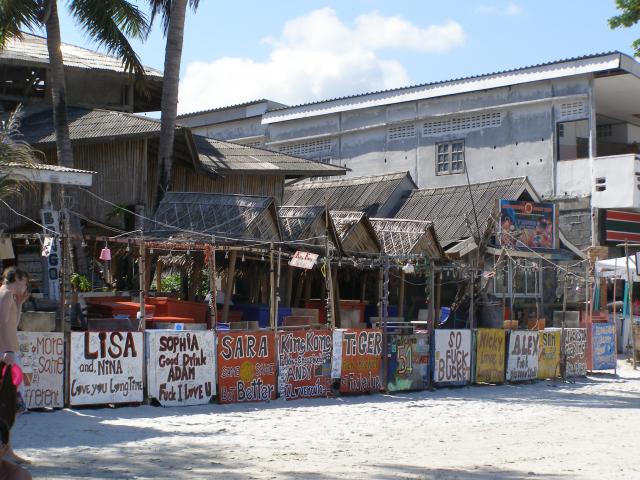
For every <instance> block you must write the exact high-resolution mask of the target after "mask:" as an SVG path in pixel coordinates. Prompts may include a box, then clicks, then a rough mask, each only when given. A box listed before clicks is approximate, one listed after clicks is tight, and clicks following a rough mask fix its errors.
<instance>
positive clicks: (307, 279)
mask: <svg viewBox="0 0 640 480" xmlns="http://www.w3.org/2000/svg"><path fill="white" fill-rule="evenodd" d="M312 272H313V270H305V271H304V303H305V305H306V303H307V302H308V301H309V300H310V299H311V280H312V276H313V275H312Z"/></svg>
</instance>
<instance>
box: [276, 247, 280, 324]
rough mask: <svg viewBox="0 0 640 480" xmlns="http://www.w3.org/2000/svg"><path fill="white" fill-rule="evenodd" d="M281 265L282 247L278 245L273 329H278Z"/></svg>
mask: <svg viewBox="0 0 640 480" xmlns="http://www.w3.org/2000/svg"><path fill="white" fill-rule="evenodd" d="M281 267H282V248H280V247H278V267H277V270H276V290H275V303H276V321H275V329H276V332H277V331H278V317H279V312H278V310H279V308H280V272H281Z"/></svg>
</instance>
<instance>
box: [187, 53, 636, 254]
mask: <svg viewBox="0 0 640 480" xmlns="http://www.w3.org/2000/svg"><path fill="white" fill-rule="evenodd" d="M258 107H259V108H258ZM241 108H245V109H247V114H246V115H244V116H243V117H242V116H241V117H240V118H239V117H237V114H238V112H237V110H238V107H230V108H229V109H218V110H216V112H215V114H216V115H217V116H218V117H221V118H222V112H227V113H229V112H231V111H233V112H235V114H236V117H234V120H233V121H230V120H225V121H215V120H213V119H212V117H211V114H210V113H207V112H201V113H195V114H191V115H185V116H183V117H182V122H184V123H185V124H188V125H190V126H191V127H193V128H198V129H201V130H200V131H201V132H202V131H203V130H206V132H203V133H206V134H207V135H209V134H211V135H215V136H218V137H222V138H225V136H226V138H229V137H231V138H233V140H234V141H237V142H239V143H245V144H246V143H252V144H255V143H259V144H260V145H262V146H265V147H266V148H269V149H273V150H277V151H280V152H283V153H288V154H293V155H299V156H304V157H307V158H313V159H316V160H320V161H324V162H330V163H333V164H337V165H341V166H346V167H348V168H349V169H351V172H350V175H354V176H359V175H370V174H384V173H391V172H398V171H408V172H410V174H411V176H412V177H413V179H414V180H415V182H416V184H417V185H418V187H420V188H439V187H448V186H454V185H461V184H465V183H466V182H467V176H468V179H469V181H470V182H471V183H481V182H487V181H492V180H496V179H501V178H511V177H527V178H528V180H529V181H530V183H531V185H532V186H533V188H535V189H536V191H537V192H539V193H540V196H541V197H542V198H543V199H546V200H554V201H556V202H557V203H558V204H559V207H560V211H561V212H562V213H561V215H560V227H561V228H562V229H563V230H564V231H566V232H567V235H568V236H569V237H570V238H569V240H570V241H572V242H573V243H574V244H576V245H578V246H580V247H586V246H588V245H590V244H591V221H590V219H591V201H590V199H591V193H592V190H593V189H594V188H595V186H594V182H595V177H594V175H593V174H592V171H594V168H596V167H595V165H598V167H597V168H596V169H603V168H604V170H609V169H615V168H617V166H619V165H622V164H624V165H627V164H629V162H626V163H625V162H622V163H621V161H620V160H619V159H620V158H621V157H620V155H622V156H623V157H622V158H626V156H628V155H633V154H635V153H637V152H638V151H639V148H638V142H640V64H638V62H636V61H635V60H634V59H633V58H631V57H629V56H627V55H625V54H623V53H620V52H610V53H603V54H597V55H589V56H584V57H579V58H571V59H566V60H560V61H555V62H550V63H546V64H541V65H535V66H529V67H524V68H519V69H515V70H509V71H503V72H497V73H491V74H486V75H479V76H474V77H468V78H462V79H456V80H448V81H443V82H437V83H430V84H424V85H417V86H411V87H406V88H399V89H394V90H388V91H382V92H373V93H365V94H362V95H355V96H349V97H344V98H337V99H332V100H326V101H321V102H314V103H309V104H304V105H297V106H289V107H277V105H275V104H274V103H273V102H268V101H266V100H261V101H259V102H253V103H251V104H247V105H244V106H241ZM255 109H258V111H259V110H264V111H263V112H262V113H261V114H257V113H255V112H254V110H255ZM250 110H251V111H252V112H253V113H252V114H251V115H249V111H250ZM187 122H188V123H187ZM609 156H611V157H610V158H609ZM631 163H633V162H631ZM629 168H630V169H629V172H627V173H628V174H629V175H631V176H633V174H634V172H633V171H632V168H631V167H629ZM609 189H611V186H609ZM630 201H631V199H630ZM617 203H618V204H620V203H621V202H619V201H618V202H617ZM627 203H628V202H627ZM598 206H600V207H601V208H606V206H607V204H606V202H605V203H600V204H599V205H598ZM601 215H602V213H600V214H598V215H596V216H595V218H596V224H595V225H594V226H595V228H594V231H595V233H596V237H597V238H596V242H599V241H600V239H601V237H603V235H602V232H601V228H600V223H602V222H598V219H599V216H601Z"/></svg>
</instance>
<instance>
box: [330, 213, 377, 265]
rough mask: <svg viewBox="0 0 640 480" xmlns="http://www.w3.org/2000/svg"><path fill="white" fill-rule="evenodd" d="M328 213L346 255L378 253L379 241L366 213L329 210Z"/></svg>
mask: <svg viewBox="0 0 640 480" xmlns="http://www.w3.org/2000/svg"><path fill="white" fill-rule="evenodd" d="M330 214H331V219H332V220H333V223H334V224H335V226H336V230H337V232H338V237H339V238H340V242H341V243H342V249H343V252H344V253H345V254H346V255H358V254H378V253H380V251H381V249H382V247H381V245H380V241H379V239H378V236H377V235H376V232H375V230H374V228H373V225H371V222H370V221H369V217H368V216H367V214H366V213H363V212H358V211H348V210H346V211H345V210H331V212H330Z"/></svg>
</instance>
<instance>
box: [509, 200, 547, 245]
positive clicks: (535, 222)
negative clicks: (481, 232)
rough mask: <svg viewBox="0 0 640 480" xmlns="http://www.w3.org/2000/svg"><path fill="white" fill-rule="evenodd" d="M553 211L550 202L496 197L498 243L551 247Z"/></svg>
mask: <svg viewBox="0 0 640 480" xmlns="http://www.w3.org/2000/svg"><path fill="white" fill-rule="evenodd" d="M555 213H556V212H555V205H554V204H553V203H539V202H527V201H520V200H500V227H499V234H498V242H499V244H500V245H501V246H503V247H514V246H517V245H520V246H521V245H522V244H524V245H526V246H527V247H530V248H555V244H556V243H555V224H556V223H555Z"/></svg>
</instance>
